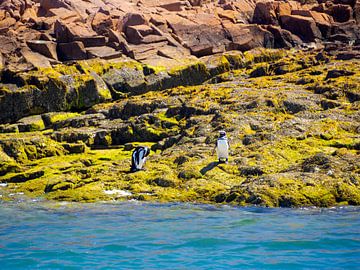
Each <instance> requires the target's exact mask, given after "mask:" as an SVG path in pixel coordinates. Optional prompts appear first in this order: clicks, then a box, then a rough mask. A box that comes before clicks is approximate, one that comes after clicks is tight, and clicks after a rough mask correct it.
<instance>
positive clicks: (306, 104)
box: [283, 99, 316, 114]
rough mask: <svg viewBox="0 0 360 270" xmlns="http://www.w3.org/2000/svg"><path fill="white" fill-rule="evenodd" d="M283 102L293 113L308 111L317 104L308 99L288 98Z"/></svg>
mask: <svg viewBox="0 0 360 270" xmlns="http://www.w3.org/2000/svg"><path fill="white" fill-rule="evenodd" d="M283 104H284V107H285V108H286V110H287V111H288V112H290V113H292V114H295V113H298V112H301V111H307V110H310V109H311V108H314V107H316V104H314V102H312V101H311V100H307V99H288V100H285V101H284V102H283Z"/></svg>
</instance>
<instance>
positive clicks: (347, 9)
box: [328, 4, 353, 22]
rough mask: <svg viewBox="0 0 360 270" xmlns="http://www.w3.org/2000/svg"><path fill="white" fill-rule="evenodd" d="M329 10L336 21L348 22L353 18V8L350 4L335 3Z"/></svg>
mask: <svg viewBox="0 0 360 270" xmlns="http://www.w3.org/2000/svg"><path fill="white" fill-rule="evenodd" d="M328 12H329V14H330V15H331V16H332V17H333V18H334V20H335V21H336V22H347V21H349V20H351V19H352V18H353V10H352V8H351V6H348V5H341V4H339V5H333V6H332V7H330V8H329V11H328Z"/></svg>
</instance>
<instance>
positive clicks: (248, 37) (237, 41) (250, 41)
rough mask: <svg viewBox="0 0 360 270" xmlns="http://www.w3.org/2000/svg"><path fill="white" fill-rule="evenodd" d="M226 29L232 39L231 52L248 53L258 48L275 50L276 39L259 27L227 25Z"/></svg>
mask: <svg viewBox="0 0 360 270" xmlns="http://www.w3.org/2000/svg"><path fill="white" fill-rule="evenodd" d="M225 29H226V31H227V32H228V35H229V36H230V38H231V41H232V42H231V43H230V44H229V45H227V48H228V49H229V50H240V51H248V50H251V49H254V48H256V47H265V48H273V47H274V37H273V35H272V34H271V33H270V32H269V31H266V30H265V29H263V28H262V27H260V26H258V25H234V24H226V25H225Z"/></svg>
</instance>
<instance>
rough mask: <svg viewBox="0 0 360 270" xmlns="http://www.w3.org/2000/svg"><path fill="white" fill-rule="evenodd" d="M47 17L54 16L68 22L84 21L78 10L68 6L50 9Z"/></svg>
mask: <svg viewBox="0 0 360 270" xmlns="http://www.w3.org/2000/svg"><path fill="white" fill-rule="evenodd" d="M46 17H54V18H56V19H57V20H61V21H63V22H65V23H66V24H68V23H76V22H80V23H81V22H82V18H81V16H80V14H79V13H78V12H76V11H73V10H69V9H66V8H52V9H49V11H48V12H47V13H46Z"/></svg>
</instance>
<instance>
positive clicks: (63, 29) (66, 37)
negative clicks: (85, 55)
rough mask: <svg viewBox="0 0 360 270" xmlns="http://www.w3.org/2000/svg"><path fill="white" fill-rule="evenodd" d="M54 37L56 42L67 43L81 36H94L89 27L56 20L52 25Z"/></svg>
mask: <svg viewBox="0 0 360 270" xmlns="http://www.w3.org/2000/svg"><path fill="white" fill-rule="evenodd" d="M54 32H55V37H56V40H57V42H58V43H69V42H73V41H76V40H77V39H81V38H88V37H92V36H96V35H97V34H96V32H94V31H93V30H92V29H91V28H90V27H88V26H86V25H85V24H81V23H70V24H67V23H65V22H63V21H60V20H57V21H56V22H55V25H54Z"/></svg>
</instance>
